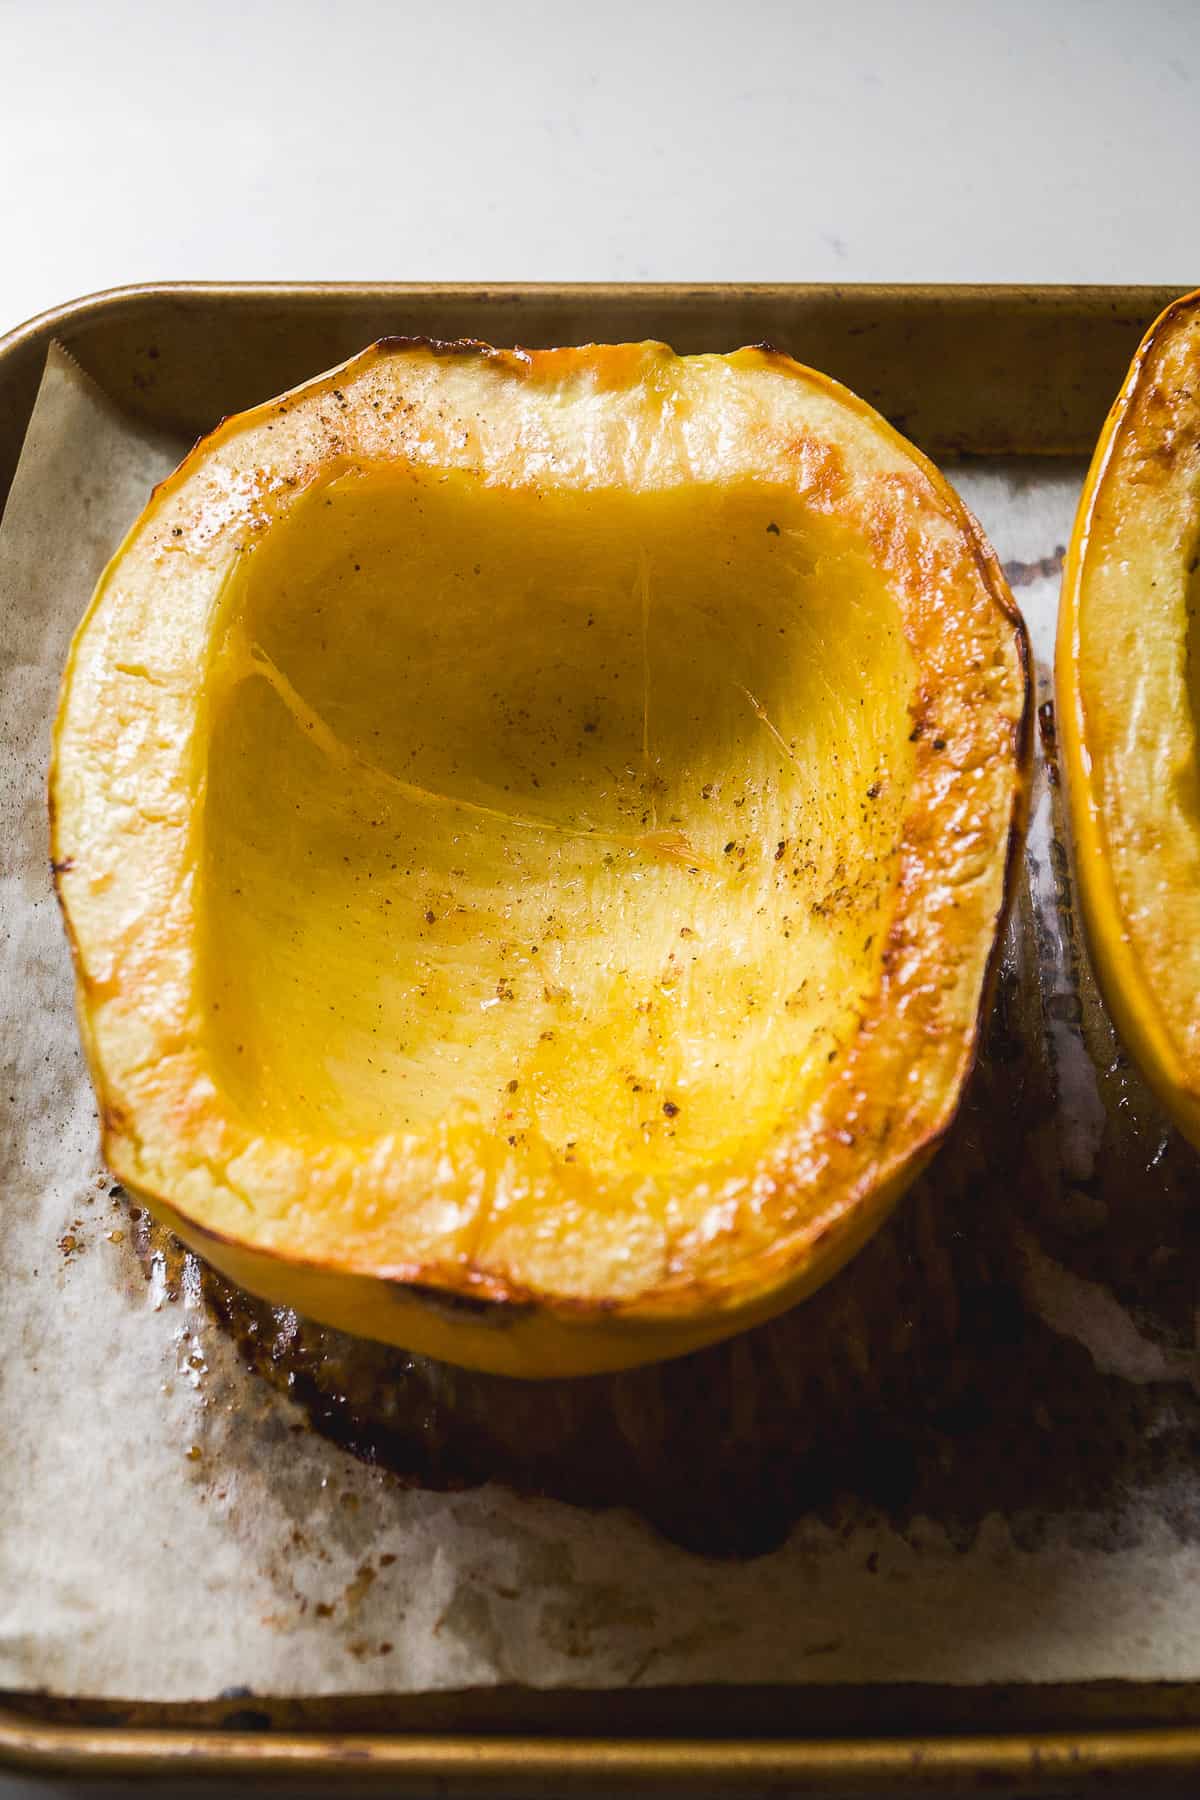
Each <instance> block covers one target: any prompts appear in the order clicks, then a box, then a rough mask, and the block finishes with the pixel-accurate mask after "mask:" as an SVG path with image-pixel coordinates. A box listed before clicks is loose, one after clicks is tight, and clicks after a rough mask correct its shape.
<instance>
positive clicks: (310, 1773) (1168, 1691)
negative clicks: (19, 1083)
mask: <svg viewBox="0 0 1200 1800" xmlns="http://www.w3.org/2000/svg"><path fill="white" fill-rule="evenodd" d="M1186 285H1187V284H1186V283H1181V284H1180V288H1178V289H1177V288H1149V287H1138V288H1119V287H1106V288H1067V287H1053V288H1051V287H1036V288H1029V287H1024V288H1023V287H988V288H984V287H867V286H854V287H831V286H751V287H731V286H726V287H716V286H714V287H700V286H688V285H671V286H648V285H647V286H591V285H579V286H546V285H539V286H521V287H514V286H496V287H493V286H474V285H454V286H439V285H433V284H419V285H386V284H357V285H326V284H313V285H270V286H268V285H213V284H199V283H184V284H172V285H161V286H147V287H137V288H127V289H121V290H117V291H114V292H112V293H108V294H103V295H99V296H97V297H94V298H90V299H84V300H79V301H76V302H73V303H71V304H69V305H66V306H63V307H61V308H58V309H56V310H55V311H53V312H49V313H45V314H43V315H41V316H40V317H39V318H37V319H34V320H32V321H31V322H30V323H29V324H27V325H25V326H23V327H21V328H19V329H18V330H16V331H14V332H12V333H10V334H9V335H8V336H7V337H5V338H0V506H2V504H3V501H4V498H5V496H6V494H7V491H8V486H9V483H10V481H11V478H12V473H13V470H14V468H15V466H16V462H17V458H18V456H19V453H20V448H21V443H22V441H23V437H24V433H25V428H26V424H27V421H28V418H29V414H30V410H31V408H32V405H33V400H34V396H35V393H36V390H37V385H38V381H39V379H40V376H41V371H42V365H43V361H44V357H45V352H46V348H47V346H48V344H49V343H50V342H51V340H54V339H57V340H58V341H59V342H60V343H61V344H63V345H64V346H65V347H66V349H68V350H69V351H70V352H71V354H72V355H73V356H74V357H75V358H76V359H77V361H78V362H79V363H80V364H81V365H82V366H83V368H84V369H85V370H86V371H87V372H88V373H89V374H91V375H92V376H94V377H95V378H96V380H97V381H98V382H99V383H100V385H101V386H102V387H103V389H104V390H105V391H106V392H107V393H108V394H109V395H110V396H111V398H112V399H113V400H114V401H115V402H116V404H117V405H118V406H120V407H121V408H123V409H124V410H125V411H127V412H128V413H130V414H132V415H134V416H136V417H138V418H141V419H143V420H145V421H147V422H149V423H152V424H154V425H158V426H161V427H163V428H165V429H169V430H172V431H176V432H179V431H185V432H193V433H197V434H198V433H200V432H201V431H203V430H205V429H207V428H208V427H209V426H211V425H212V423H213V422H214V421H215V420H216V419H217V418H219V417H221V416H222V415H223V414H227V413H232V412H236V411H238V410H240V409H242V408H244V407H246V406H248V405H250V404H252V403H254V402H257V401H259V400H262V399H264V398H266V397H267V396H269V395H271V394H273V393H276V392H279V391H280V390H282V389H285V388H287V387H290V386H292V385H294V384H295V383H296V382H298V381H301V380H303V379H304V378H306V377H307V376H310V375H311V374H313V373H314V371H316V370H319V369H322V368H325V367H328V366H329V365H330V364H333V363H336V362H338V361H339V360H341V359H343V358H344V357H346V356H348V355H350V354H352V353H353V352H354V351H356V350H358V349H361V348H362V346H363V345H365V344H367V343H368V342H370V341H371V340H373V339H374V338H377V337H380V336H383V335H386V334H389V333H393V334H408V333H411V334H426V335H429V336H433V337H440V338H452V337H459V336H470V337H480V338H485V339H488V340H490V341H492V342H495V343H500V344H507V343H522V344H526V345H530V346H538V345H548V344H561V343H579V342H586V341H588V340H598V341H603V340H610V341H611V340H629V339H640V338H647V337H653V338H662V339H665V340H667V341H669V342H670V343H671V344H673V345H674V346H675V347H676V348H677V349H678V350H680V351H695V350H702V349H703V350H727V349H732V348H734V347H736V346H738V345H740V344H745V343H759V342H769V343H773V344H775V345H778V346H779V347H780V348H781V349H784V350H787V351H789V352H791V353H792V354H794V355H795V356H797V357H798V358H799V359H800V360H802V361H804V362H807V363H811V364H813V365H815V366H817V367H819V368H822V369H824V370H827V371H828V372H829V373H830V374H832V375H835V376H837V377H839V378H840V379H841V380H843V381H845V382H847V383H848V384H849V385H850V386H851V387H853V388H854V389H856V390H857V391H858V392H859V393H861V394H862V395H864V396H865V397H866V398H867V399H869V400H870V401H872V402H873V404H874V405H875V406H877V407H878V408H879V409H880V410H881V411H882V412H883V413H885V414H886V415H887V416H888V417H889V418H891V419H892V420H893V421H894V422H895V423H896V424H897V425H898V426H900V428H901V429H902V430H904V431H905V432H906V433H907V434H908V435H909V436H910V437H912V438H913V439H914V440H915V441H916V442H917V443H918V444H919V445H920V446H921V447H922V448H924V449H925V450H927V451H929V452H930V453H931V454H933V455H934V456H951V455H959V456H972V457H987V456H1000V455H1029V454H1031V453H1032V454H1041V455H1047V456H1072V457H1082V456H1087V455H1088V454H1089V453H1090V451H1091V449H1092V446H1093V444H1094V442H1095V438H1096V434H1097V432H1098V430H1099V427H1100V425H1101V422H1102V420H1103V418H1104V414H1105V411H1106V408H1107V407H1108V405H1109V403H1110V401H1111V399H1112V397H1113V395H1114V394H1115V393H1116V391H1117V388H1118V386H1119V384H1120V381H1121V378H1122V376H1123V374H1124V371H1125V368H1126V366H1127V364H1128V361H1129V358H1130V356H1131V354H1132V352H1133V350H1134V348H1135V347H1136V344H1137V342H1138V339H1139V337H1140V336H1141V334H1142V332H1143V331H1144V330H1145V328H1146V326H1147V325H1148V324H1149V322H1150V321H1151V320H1152V319H1153V318H1154V317H1155V316H1156V315H1157V313H1158V312H1159V311H1160V310H1161V309H1162V307H1163V306H1164V305H1165V304H1166V303H1167V301H1168V300H1169V299H1170V298H1171V297H1172V296H1173V295H1174V294H1175V293H1176V292H1178V291H1180V290H1181V289H1182V287H1184V286H1186ZM0 1760H7V1761H9V1762H13V1763H19V1764H23V1765H25V1766H28V1767H33V1768H37V1769H40V1770H43V1771H49V1770H70V1771H72V1772H74V1773H76V1774H79V1773H85V1772H90V1773H94V1774H97V1775H100V1774H105V1775H115V1774H128V1773H139V1774H153V1773H159V1774H166V1773H168V1772H170V1774H171V1775H173V1776H174V1775H182V1774H183V1773H185V1772H186V1773H195V1774H208V1775H210V1776H211V1775H216V1774H225V1773H228V1774H233V1773H238V1774H242V1775H250V1776H255V1777H258V1778H265V1777H267V1776H276V1777H281V1778H282V1777H286V1778H288V1779H289V1780H291V1781H293V1782H305V1781H312V1782H315V1781H320V1782H322V1783H331V1782H333V1781H334V1780H335V1779H336V1781H337V1782H338V1783H339V1785H344V1786H346V1787H351V1786H359V1785H362V1784H365V1783H368V1782H373V1781H378V1782H386V1783H387V1784H388V1785H389V1786H390V1787H391V1788H392V1789H393V1790H396V1791H400V1790H423V1789H424V1790H428V1789H429V1788H430V1787H432V1786H436V1787H437V1788H438V1791H464V1792H465V1791H476V1790H483V1789H489V1790H491V1791H505V1792H508V1793H513V1794H517V1793H532V1792H560V1791H563V1790H565V1789H568V1788H570V1789H574V1790H579V1789H583V1788H588V1787H591V1788H607V1789H609V1790H610V1791H611V1790H615V1789H618V1788H622V1789H624V1788H640V1789H652V1788H667V1787H676V1788H682V1787H684V1786H687V1787H690V1788H693V1789H697V1790H701V1791H708V1792H714V1791H724V1792H734V1791H738V1792H748V1793H749V1792H753V1793H758V1792H761V1791H762V1790H764V1789H766V1788H768V1787H770V1788H776V1787H785V1788H791V1789H794V1790H812V1789H819V1790H820V1791H822V1792H826V1793H832V1792H846V1793H849V1792H855V1793H862V1792H884V1791H894V1790H895V1788H896V1786H897V1784H900V1783H908V1784H910V1786H911V1787H912V1788H913V1789H919V1790H921V1791H932V1790H937V1789H939V1788H940V1789H943V1790H945V1789H953V1790H955V1791H959V1792H961V1791H962V1790H963V1789H964V1788H967V1787H972V1786H980V1787H982V1786H988V1787H991V1788H992V1789H993V1790H994V1789H995V1788H996V1787H1000V1788H1001V1789H1003V1790H1004V1791H1010V1792H1021V1793H1025V1792H1046V1791H1062V1790H1063V1789H1064V1788H1069V1789H1070V1790H1071V1791H1073V1792H1075V1791H1078V1790H1079V1788H1080V1787H1081V1786H1083V1785H1090V1784H1091V1783H1092V1782H1112V1781H1116V1780H1123V1781H1126V1782H1129V1783H1136V1784H1137V1786H1138V1787H1139V1788H1140V1789H1144V1788H1145V1787H1146V1786H1148V1785H1149V1784H1150V1783H1151V1782H1152V1781H1154V1782H1157V1781H1161V1780H1165V1779H1168V1778H1174V1779H1175V1780H1179V1779H1182V1778H1184V1777H1185V1776H1186V1775H1187V1774H1188V1773H1189V1772H1190V1771H1191V1770H1193V1769H1196V1768H1200V1688H1196V1687H1192V1686H1189V1685H1182V1684H1134V1683H1122V1682H1106V1683H1092V1684H1085V1685H1081V1686H1074V1687H989V1688H975V1689H936V1688H929V1687H920V1688H915V1687H895V1686H889V1687H882V1688H881V1687H857V1688H855V1687H844V1686H839V1687H822V1686H806V1687H803V1688H788V1687H769V1688H743V1687H730V1688H695V1689H657V1690H639V1691H636V1692H634V1691H630V1692H609V1693H595V1692H592V1693H570V1692H533V1691H527V1690H514V1689H495V1690H491V1691H488V1692H479V1693H473V1694H451V1695H446V1694H439V1695H431V1696H406V1697H403V1698H401V1697H397V1696H391V1697H389V1696H387V1695H378V1696H374V1697H368V1698H361V1697H360V1698H355V1699H346V1700H336V1701H330V1700H324V1701H320V1702H316V1701H313V1702H306V1701H303V1700H300V1701H296V1700H288V1701H279V1702H274V1701H272V1700H270V1699H269V1698H268V1699H261V1698H259V1697H257V1696H256V1697H255V1698H253V1699H252V1700H247V1699H244V1698H243V1699H237V1698H232V1697H231V1698H229V1699H226V1700H224V1701H214V1702H211V1703H207V1704H203V1705H201V1704H195V1705H150V1704H130V1705H117V1704H114V1703H105V1704H99V1703H89V1702H88V1701H87V1700H86V1699H84V1698H81V1699H79V1700H72V1701H50V1700H45V1699H39V1698H38V1697H37V1696H33V1695H9V1696H7V1697H0Z"/></svg>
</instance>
